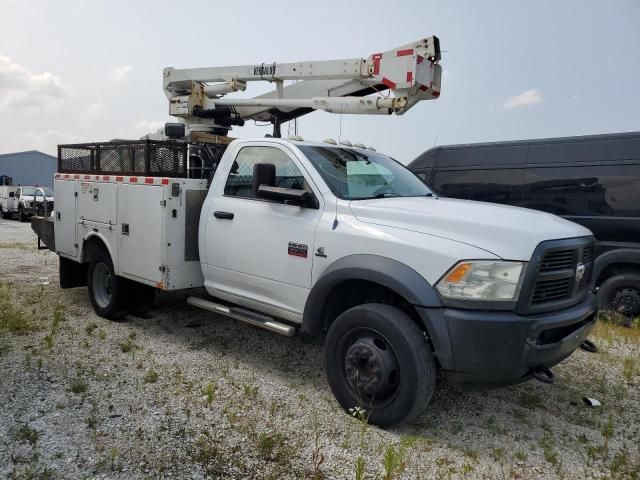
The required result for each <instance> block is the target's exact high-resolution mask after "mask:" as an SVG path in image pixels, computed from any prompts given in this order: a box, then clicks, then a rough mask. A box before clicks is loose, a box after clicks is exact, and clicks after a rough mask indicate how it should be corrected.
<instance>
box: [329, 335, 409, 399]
mask: <svg viewBox="0 0 640 480" xmlns="http://www.w3.org/2000/svg"><path fill="white" fill-rule="evenodd" d="M339 355H340V358H341V359H343V372H344V375H345V380H346V382H347V384H348V385H349V386H350V387H351V389H352V390H353V392H354V394H355V397H356V399H357V400H358V403H359V404H361V405H362V406H363V407H365V408H367V407H373V408H381V407H383V406H385V405H387V404H389V403H390V402H391V401H393V399H394V398H395V397H396V395H397V393H398V390H399V388H400V382H401V375H400V365H399V363H398V359H397V357H396V354H395V352H394V351H393V348H392V346H391V343H390V342H389V341H388V340H387V339H386V338H385V337H384V336H383V335H381V334H380V333H379V332H376V331H374V330H370V329H358V330H354V331H352V332H350V333H349V334H348V335H346V336H345V338H344V340H343V341H342V342H341V344H340V347H339Z"/></svg>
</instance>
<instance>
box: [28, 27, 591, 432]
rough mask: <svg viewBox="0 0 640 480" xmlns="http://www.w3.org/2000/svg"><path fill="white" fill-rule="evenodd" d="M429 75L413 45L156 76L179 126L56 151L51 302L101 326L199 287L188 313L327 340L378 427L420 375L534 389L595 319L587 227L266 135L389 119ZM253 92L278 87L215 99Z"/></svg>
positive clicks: (331, 377) (331, 358)
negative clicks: (346, 56)
mask: <svg viewBox="0 0 640 480" xmlns="http://www.w3.org/2000/svg"><path fill="white" fill-rule="evenodd" d="M439 59H440V49H439V45H438V41H437V38H435V37H430V38H427V39H425V40H420V41H419V42H416V43H414V44H410V45H405V46H403V47H400V48H398V49H395V50H391V51H389V52H384V53H381V54H375V55H372V56H370V57H368V58H364V59H350V60H340V61H330V62H301V63H295V64H284V65H280V64H260V65H256V66H244V67H225V68H215V69H192V70H175V69H172V68H169V69H166V70H165V72H164V84H165V92H166V94H167V96H168V98H169V102H170V112H171V114H172V115H175V116H178V117H179V118H181V119H182V122H181V123H180V124H167V125H166V127H165V132H164V134H157V135H151V136H149V137H148V138H147V139H145V140H142V141H128V142H127V141H117V142H115V141H114V142H110V143H94V144H82V145H62V146H60V147H59V171H58V173H57V174H56V176H55V191H56V197H57V198H56V210H55V215H54V218H53V219H52V220H50V221H47V220H44V219H38V218H35V219H34V220H33V226H34V229H35V230H36V232H38V234H39V236H40V237H42V238H43V239H44V240H45V243H47V245H48V246H49V247H50V248H51V249H52V250H54V251H55V252H57V253H58V254H59V256H60V283H61V286H62V287H63V288H67V287H76V286H82V285H88V290H89V296H90V299H91V302H92V304H93V306H94V308H95V310H96V312H97V313H98V314H99V315H101V316H104V317H107V318H112V319H118V318H121V317H122V316H124V315H125V314H126V313H127V312H128V311H129V310H130V309H131V308H134V307H135V306H136V305H137V304H140V303H145V302H149V301H151V300H152V299H153V295H154V293H155V292H156V291H157V290H176V289H188V288H194V287H202V286H204V287H205V289H206V291H207V293H208V294H209V296H208V297H207V298H202V296H192V297H190V298H189V299H188V303H189V304H191V305H193V306H195V307H198V308H202V309H205V310H208V311H210V312H213V313H215V314H219V315H224V316H228V317H232V318H235V319H238V320H241V321H244V322H247V323H249V324H252V325H255V326H258V327H261V328H265V329H269V330H272V331H274V332H277V333H280V334H283V335H288V336H291V335H294V334H295V333H296V332H298V331H302V332H310V333H325V334H326V343H325V356H326V357H325V362H326V363H325V368H326V373H327V378H328V381H329V384H330V386H331V388H332V390H333V392H334V394H335V396H336V398H337V399H338V401H339V402H340V404H341V405H342V406H343V407H344V408H345V409H349V408H352V407H355V406H360V407H361V408H363V409H364V410H365V411H366V412H367V413H366V414H367V416H368V418H369V421H371V422H372V423H375V424H378V425H382V426H385V425H392V424H396V423H398V422H403V421H408V420H410V419H412V418H414V417H415V416H416V415H417V414H418V413H419V412H421V411H422V410H423V409H424V407H425V406H426V405H427V404H428V403H429V400H430V398H431V395H432V393H433V391H434V388H435V381H436V373H437V372H438V371H441V372H443V373H444V374H445V375H446V377H447V378H448V379H449V380H450V381H451V382H454V383H457V384H459V385H462V386H473V385H504V384H509V383H513V382H518V381H523V380H526V379H529V378H531V377H535V378H538V379H540V380H542V381H547V382H550V381H551V380H553V375H552V373H551V372H550V371H549V367H551V366H553V365H555V364H556V363H558V362H560V361H561V360H563V359H565V358H566V357H567V356H569V355H570V354H571V353H572V352H573V351H574V350H575V349H576V348H577V347H578V346H579V345H580V344H581V343H582V342H583V341H584V340H585V339H586V337H587V335H588V333H589V331H590V330H591V328H592V327H593V325H594V322H595V319H594V314H595V304H594V295H593V293H592V291H591V290H590V287H589V276H590V272H591V268H592V258H593V237H592V236H591V233H590V232H589V231H588V230H586V229H585V228H583V227H581V226H578V225H576V224H574V223H571V222H568V221H565V220H563V219H561V218H559V217H556V216H553V215H549V214H545V213H540V212H536V211H531V210H525V209H520V208H515V207H505V206H498V205H494V204H488V203H477V202H470V201H461V200H451V199H446V198H441V197H438V196H436V195H434V194H433V193H432V192H431V191H430V190H429V188H428V187H427V186H425V185H424V184H423V183H422V182H421V181H420V180H419V179H418V178H417V177H416V176H415V175H414V174H412V173H411V172H410V171H409V170H407V169H406V168H405V167H403V166H402V165H401V164H399V163H397V162H396V161H395V160H393V159H391V158H390V157H388V156H386V155H383V154H380V153H377V152H376V151H374V150H373V149H371V148H366V147H364V146H363V145H356V146H353V145H351V144H350V143H348V142H341V143H339V142H335V141H331V140H328V141H325V142H307V141H303V140H302V139H300V138H298V137H296V138H290V139H288V140H283V139H280V138H277V136H278V134H279V129H280V123H281V122H282V121H289V120H291V119H293V118H296V117H298V116H300V115H303V114H306V113H308V112H310V111H312V110H315V109H322V110H326V111H334V112H343V113H347V112H349V113H386V114H390V113H397V114H401V113H404V112H405V111H406V110H407V109H408V108H410V107H411V106H412V105H414V104H415V103H416V102H417V101H419V100H422V99H431V98H437V97H438V95H439V92H440V66H439V65H438V60H439ZM289 79H300V80H302V81H300V82H297V83H294V84H292V85H290V86H284V85H283V83H282V81H283V80H289ZM253 80H269V81H274V82H276V87H277V88H276V91H275V92H274V93H273V94H271V95H265V96H262V97H258V98H257V99H236V100H232V99H226V98H223V97H224V95H225V94H226V93H230V92H233V91H235V90H238V89H240V90H241V89H243V88H244V85H245V82H247V81H253ZM385 89H388V90H390V91H391V92H392V93H393V94H394V96H391V95H390V96H388V97H380V96H374V97H370V96H367V95H368V94H370V93H374V94H377V93H378V92H379V91H381V90H385ZM246 119H260V120H269V121H271V122H272V123H273V124H274V137H270V138H257V139H236V140H233V141H231V140H230V139H229V138H228V137H227V136H226V134H227V132H228V130H229V129H230V127H231V125H239V124H242V123H243V121H244V120H246ZM212 321H215V320H213V319H212Z"/></svg>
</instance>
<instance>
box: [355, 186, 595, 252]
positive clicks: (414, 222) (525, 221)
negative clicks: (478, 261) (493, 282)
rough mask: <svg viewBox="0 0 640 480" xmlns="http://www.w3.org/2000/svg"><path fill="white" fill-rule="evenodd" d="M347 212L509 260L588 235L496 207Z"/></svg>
mask: <svg viewBox="0 0 640 480" xmlns="http://www.w3.org/2000/svg"><path fill="white" fill-rule="evenodd" d="M349 207H350V209H351V212H352V213H353V215H355V217H356V218H357V219H358V220H359V221H361V222H364V223H370V224H376V225H384V226H387V227H393V228H400V229H403V230H409V231H414V232H418V233H422V234H426V235H434V236H438V237H442V238H447V239H450V240H454V241H457V242H461V243H466V244H468V245H472V246H474V247H478V248H481V249H483V250H486V251H488V252H490V253H492V254H494V255H497V256H498V257H501V258H503V259H507V260H524V261H527V260H529V259H530V258H531V255H532V253H533V250H534V249H535V247H536V246H537V245H538V244H539V243H540V242H542V241H544V240H552V239H561V238H572V237H583V236H587V235H591V232H590V231H589V230H587V229H586V228H584V227H582V226H580V225H578V224H576V223H573V222H570V221H568V220H564V219H562V218H560V217H557V216H555V215H551V214H549V213H544V212H539V211H536V210H529V209H526V208H519V207H511V206H507V205H498V204H495V203H485V202H473V201H469V200H456V199H451V198H441V197H403V198H381V199H374V200H354V201H351V202H350V204H349Z"/></svg>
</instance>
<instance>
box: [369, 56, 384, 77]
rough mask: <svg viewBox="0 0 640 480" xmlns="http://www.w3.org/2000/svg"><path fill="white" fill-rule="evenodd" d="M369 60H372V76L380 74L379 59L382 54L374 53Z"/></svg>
mask: <svg viewBox="0 0 640 480" xmlns="http://www.w3.org/2000/svg"><path fill="white" fill-rule="evenodd" d="M371 58H372V59H373V74H374V75H378V74H379V73H380V59H381V58H382V54H381V53H374V54H373V55H372V56H371Z"/></svg>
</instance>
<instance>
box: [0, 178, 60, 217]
mask: <svg viewBox="0 0 640 480" xmlns="http://www.w3.org/2000/svg"><path fill="white" fill-rule="evenodd" d="M45 200H46V205H45V204H44V202H45ZM53 206H54V204H53V190H51V189H50V188H48V187H22V186H18V187H14V186H7V185H5V186H0V213H2V217H3V218H13V216H14V215H17V217H18V220H19V221H21V222H26V221H27V220H28V219H29V217H31V216H32V215H34V214H40V215H42V214H43V212H44V210H45V208H46V212H47V213H51V211H52V210H53Z"/></svg>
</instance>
